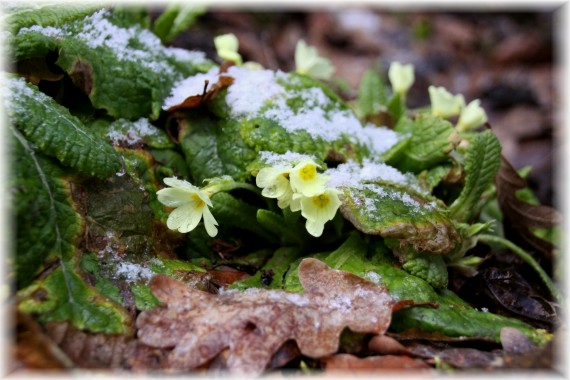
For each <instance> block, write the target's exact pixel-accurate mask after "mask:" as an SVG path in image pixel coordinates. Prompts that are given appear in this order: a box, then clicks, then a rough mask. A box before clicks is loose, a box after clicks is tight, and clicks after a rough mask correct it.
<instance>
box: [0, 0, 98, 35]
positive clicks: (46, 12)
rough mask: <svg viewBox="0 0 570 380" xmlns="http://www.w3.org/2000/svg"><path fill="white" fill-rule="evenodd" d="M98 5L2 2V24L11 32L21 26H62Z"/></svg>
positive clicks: (80, 17) (16, 30) (86, 13)
mask: <svg viewBox="0 0 570 380" xmlns="http://www.w3.org/2000/svg"><path fill="white" fill-rule="evenodd" d="M100 8H101V6H100V5H94V4H89V3H76V4H73V3H65V4H53V3H29V2H21V3H18V2H13V3H10V4H4V5H3V10H2V13H4V15H5V16H6V19H5V21H4V26H5V28H6V30H8V31H9V32H11V33H17V32H18V31H19V30H20V29H21V28H23V27H29V26H33V25H39V26H62V25H64V24H65V23H67V22H69V21H74V20H78V19H82V18H84V17H85V16H88V15H90V14H92V13H93V12H95V11H96V10H97V9H100Z"/></svg>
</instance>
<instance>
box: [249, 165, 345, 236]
mask: <svg viewBox="0 0 570 380" xmlns="http://www.w3.org/2000/svg"><path fill="white" fill-rule="evenodd" d="M319 167H320V166H319V165H317V164H316V163H315V162H314V161H313V160H311V159H302V160H301V161H300V162H298V163H297V164H296V165H295V166H293V165H278V166H275V167H266V168H263V169H261V170H260V171H259V173H258V174H257V177H256V179H255V181H256V184H257V186H259V187H260V188H262V191H261V195H263V196H265V197H267V198H275V199H277V204H278V205H279V207H280V208H286V207H290V208H291V211H301V215H303V217H305V219H307V222H306V224H305V227H306V228H307V231H308V232H309V233H310V234H311V235H313V236H315V237H319V236H321V235H322V233H323V230H324V226H325V223H326V222H327V221H329V220H332V219H333V218H334V216H335V215H336V211H337V210H338V208H339V206H340V200H339V199H338V193H337V190H336V189H333V188H327V187H326V185H327V183H328V181H329V177H327V176H325V175H322V174H320V173H318V172H317V168H319Z"/></svg>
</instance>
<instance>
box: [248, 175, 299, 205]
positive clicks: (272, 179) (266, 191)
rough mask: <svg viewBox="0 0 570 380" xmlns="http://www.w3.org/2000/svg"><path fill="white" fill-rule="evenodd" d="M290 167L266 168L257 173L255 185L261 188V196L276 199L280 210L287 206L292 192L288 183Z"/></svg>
mask: <svg viewBox="0 0 570 380" xmlns="http://www.w3.org/2000/svg"><path fill="white" fill-rule="evenodd" d="M292 169H293V168H292V167H291V166H279V167H267V168H263V169H261V170H260V171H259V173H257V176H256V177H255V184H256V185H257V186H258V187H261V188H262V189H263V190H261V195H263V196H264V197H267V198H277V204H278V206H279V207H280V208H285V207H287V206H289V204H290V202H291V198H292V196H293V190H292V189H291V184H290V182H289V173H290V172H291V170H292Z"/></svg>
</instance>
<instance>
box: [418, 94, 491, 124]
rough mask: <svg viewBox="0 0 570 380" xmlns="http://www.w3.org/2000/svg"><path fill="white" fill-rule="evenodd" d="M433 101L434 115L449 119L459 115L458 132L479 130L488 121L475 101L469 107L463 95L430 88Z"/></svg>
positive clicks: (477, 101) (478, 102)
mask: <svg viewBox="0 0 570 380" xmlns="http://www.w3.org/2000/svg"><path fill="white" fill-rule="evenodd" d="M428 91H429V97H430V101H431V112H432V113H433V114H434V115H437V116H441V117H443V118H448V117H452V116H457V115H459V120H458V121H457V126H456V127H457V130H458V131H459V132H465V131H468V130H470V129H474V128H477V127H479V126H481V125H483V124H484V123H485V122H486V121H487V114H486V113H485V110H484V109H483V108H482V107H481V106H480V101H479V99H475V100H473V101H472V102H470V103H469V104H468V105H467V106H466V105H465V99H464V98H463V95H461V94H459V95H452V94H451V93H450V92H449V91H447V90H446V89H445V88H444V87H434V86H430V87H429V88H428Z"/></svg>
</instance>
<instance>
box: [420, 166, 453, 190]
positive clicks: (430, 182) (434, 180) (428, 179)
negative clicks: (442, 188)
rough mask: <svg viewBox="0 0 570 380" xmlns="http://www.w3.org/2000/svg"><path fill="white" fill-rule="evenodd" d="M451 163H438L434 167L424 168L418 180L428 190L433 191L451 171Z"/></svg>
mask: <svg viewBox="0 0 570 380" xmlns="http://www.w3.org/2000/svg"><path fill="white" fill-rule="evenodd" d="M451 168H452V167H451V165H438V166H436V167H434V168H432V169H429V170H424V171H423V172H421V173H420V174H419V176H418V180H419V182H420V184H421V185H422V188H424V189H425V190H426V191H429V192H431V191H432V190H433V189H434V188H435V187H436V186H437V185H439V184H440V183H441V181H442V180H443V179H444V178H445V177H446V176H447V175H448V174H449V172H450V171H451Z"/></svg>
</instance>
